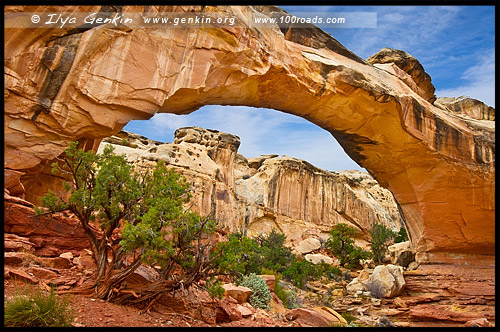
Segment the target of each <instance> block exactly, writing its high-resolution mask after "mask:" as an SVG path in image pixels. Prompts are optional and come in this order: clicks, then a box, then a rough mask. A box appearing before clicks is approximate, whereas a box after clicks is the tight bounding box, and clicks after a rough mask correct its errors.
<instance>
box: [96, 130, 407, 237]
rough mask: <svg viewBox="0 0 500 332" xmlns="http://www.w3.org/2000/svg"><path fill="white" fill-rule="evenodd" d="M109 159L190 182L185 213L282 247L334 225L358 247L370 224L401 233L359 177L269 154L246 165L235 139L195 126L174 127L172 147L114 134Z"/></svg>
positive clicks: (384, 198) (393, 208) (378, 194)
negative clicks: (282, 239)
mask: <svg viewBox="0 0 500 332" xmlns="http://www.w3.org/2000/svg"><path fill="white" fill-rule="evenodd" d="M106 144H111V145H112V146H113V147H114V149H115V153H118V154H122V153H124V154H125V155H126V156H127V160H128V161H129V162H131V163H134V164H135V165H137V166H139V167H154V165H155V164H156V161H158V160H162V161H164V162H165V163H167V164H168V165H169V166H170V167H173V168H174V169H176V170H177V171H179V172H181V173H182V174H183V175H184V176H185V177H186V178H187V179H188V181H189V182H190V184H191V188H192V192H193V199H192V200H191V204H192V208H193V209H194V210H195V211H197V212H199V213H200V214H202V215H210V216H212V217H213V218H215V219H217V220H218V221H219V222H220V223H221V225H222V226H224V227H225V228H226V229H227V230H228V231H230V232H243V233H246V234H248V235H258V234H262V233H265V234H268V233H270V232H271V230H272V229H275V230H278V231H280V232H282V233H284V234H285V235H286V237H287V242H289V243H297V242H298V241H301V240H303V239H306V238H308V237H317V238H320V239H321V238H323V239H325V238H327V237H328V231H329V230H330V229H331V228H332V227H333V226H334V225H336V224H338V223H340V222H344V223H348V224H350V225H352V226H353V227H356V228H357V229H358V230H359V231H360V232H359V239H358V240H359V242H360V244H363V243H364V244H366V243H367V240H368V239H369V235H368V232H369V229H370V227H371V225H372V224H373V223H381V224H384V225H385V226H387V227H389V228H391V229H393V230H395V231H397V230H399V228H401V227H404V223H403V219H402V218H401V216H400V214H399V212H398V207H397V204H396V202H395V200H394V197H393V196H392V194H391V193H390V192H389V191H388V190H387V189H384V188H382V187H380V186H379V185H378V183H377V182H376V181H375V180H374V179H373V178H372V177H371V176H370V175H369V174H367V173H364V172H360V171H342V172H333V173H332V172H328V171H325V170H322V169H319V168H317V167H315V166H313V165H311V164H310V163H308V162H306V161H304V160H300V159H295V158H291V157H286V156H282V157H278V156H277V155H269V156H260V157H258V158H250V159H247V158H245V157H244V156H242V155H241V154H238V153H237V152H238V147H239V145H240V140H239V138H238V137H237V136H235V135H231V134H227V133H223V132H219V131H216V130H209V129H202V128H198V127H186V128H179V129H178V130H177V131H176V132H175V139H174V142H173V143H162V142H158V141H154V140H150V139H148V138H146V137H143V136H140V135H137V134H133V133H128V132H126V131H120V132H119V133H117V134H116V135H114V136H111V137H108V138H105V139H104V140H103V141H102V143H101V145H100V146H99V150H98V151H102V149H103V148H104V146H105V145H106Z"/></svg>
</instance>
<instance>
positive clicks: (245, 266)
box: [214, 233, 262, 276]
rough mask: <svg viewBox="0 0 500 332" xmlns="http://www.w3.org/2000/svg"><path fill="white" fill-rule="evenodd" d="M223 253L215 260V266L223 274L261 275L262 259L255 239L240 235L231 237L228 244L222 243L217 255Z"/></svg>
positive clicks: (234, 234)
mask: <svg viewBox="0 0 500 332" xmlns="http://www.w3.org/2000/svg"><path fill="white" fill-rule="evenodd" d="M221 251H222V252H223V253H222V256H221V257H219V258H217V259H216V260H215V262H214V263H215V265H217V266H218V267H219V269H220V270H221V272H226V273H232V274H237V275H239V276H242V275H247V274H250V273H258V274H260V271H261V268H262V258H261V256H260V255H259V253H258V252H259V244H258V242H257V241H255V240H254V239H251V238H249V237H246V236H243V235H241V234H239V233H233V234H231V235H229V239H228V241H227V242H226V243H220V244H219V245H218V247H217V249H216V253H219V252H221Z"/></svg>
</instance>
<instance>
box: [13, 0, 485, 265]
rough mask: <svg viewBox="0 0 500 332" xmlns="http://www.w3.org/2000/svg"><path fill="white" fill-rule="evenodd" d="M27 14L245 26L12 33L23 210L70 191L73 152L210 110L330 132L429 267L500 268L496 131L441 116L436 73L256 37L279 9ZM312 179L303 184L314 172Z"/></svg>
mask: <svg viewBox="0 0 500 332" xmlns="http://www.w3.org/2000/svg"><path fill="white" fill-rule="evenodd" d="M27 11H36V12H37V13H44V12H57V11H64V12H69V13H76V12H79V11H87V12H99V15H101V16H102V15H108V16H109V13H110V12H112V11H114V12H121V13H127V12H142V13H144V14H147V15H149V14H150V15H153V14H154V15H162V14H165V12H167V11H169V12H174V13H177V12H179V13H184V12H198V13H201V12H203V14H205V15H209V14H210V13H217V14H218V15H226V16H230V17H232V18H235V19H236V23H235V24H234V25H232V26H221V27H208V28H203V29H200V28H185V29H179V28H165V27H161V28H154V27H147V28H145V27H141V26H139V25H137V24H122V25H120V26H119V27H116V26H115V25H113V24H111V23H108V24H101V25H96V26H93V27H89V26H81V27H80V28H77V29H69V28H68V29H66V28H59V27H57V28H56V27H54V28H50V29H41V28H35V29H30V28H29V27H30V25H31V24H32V23H31V22H30V20H29V18H28V19H27V20H26V23H23V22H24V21H19V27H18V28H6V29H5V30H4V37H5V42H4V51H5V52H4V55H5V61H4V69H5V70H4V73H5V74H4V78H5V90H4V101H5V107H4V120H5V125H4V128H5V134H4V135H5V136H4V138H5V143H4V147H5V154H4V155H5V163H4V170H5V171H4V173H5V179H7V180H8V181H6V186H7V189H9V190H12V192H13V193H14V192H15V193H16V194H17V196H19V197H22V196H23V195H25V196H26V199H28V200H29V201H32V202H36V201H37V199H38V198H37V197H36V196H35V193H37V192H39V191H40V190H41V189H44V188H48V187H57V185H58V183H59V182H60V181H59V182H58V181H57V180H56V179H54V178H52V177H50V176H49V175H47V174H49V171H48V167H47V165H48V164H50V162H51V160H53V159H54V158H55V157H57V156H58V155H59V154H61V153H62V152H63V151H64V150H65V148H66V147H67V146H68V144H69V143H70V142H71V141H73V140H75V139H79V140H80V141H81V144H82V146H84V147H85V148H86V149H94V150H96V149H97V145H98V143H99V141H100V140H101V139H102V138H103V137H107V136H110V135H113V134H115V133H117V132H118V131H119V130H120V129H122V128H123V127H124V126H125V124H126V123H127V122H128V121H130V120H132V119H148V118H150V117H152V116H153V115H154V114H155V113H158V112H167V113H175V114H186V113H190V112H193V111H195V110H197V109H198V108H200V107H201V106H203V105H208V104H217V105H246V106H254V107H264V108H272V109H276V110H280V111H283V112H287V113H291V114H295V115H297V116H301V117H304V118H306V119H308V120H309V121H311V122H313V123H315V124H317V125H318V126H320V127H322V128H324V129H325V130H327V131H329V132H330V133H331V134H332V135H333V136H334V137H335V138H336V139H337V140H338V141H339V143H340V144H341V145H342V146H343V148H344V149H345V151H346V153H347V154H348V155H349V156H350V157H351V158H352V159H353V160H355V161H356V162H357V163H358V164H360V165H361V166H363V167H364V168H365V169H367V170H368V171H369V172H370V174H371V175H373V177H374V178H375V179H376V180H377V181H378V182H379V183H380V184H381V185H382V186H383V187H385V188H388V189H389V190H390V191H391V192H392V193H393V194H394V196H395V197H396V199H397V201H398V202H399V204H400V206H401V210H402V212H403V214H404V216H405V220H406V226H407V228H408V231H409V232H408V233H409V236H410V240H411V243H412V246H413V247H415V249H416V251H417V260H419V261H422V262H424V261H440V262H450V261H456V262H460V261H461V262H464V261H466V262H471V263H474V262H478V259H477V257H478V256H475V255H486V256H484V257H486V258H489V261H490V262H491V261H492V258H493V254H494V249H495V236H494V232H493V231H491V230H493V229H494V220H495V186H494V183H495V169H494V159H495V156H494V150H495V140H494V131H495V130H494V122H493V121H490V120H477V119H471V118H467V117H463V116H459V115H457V114H454V112H448V111H446V110H443V109H442V108H439V107H437V106H435V105H433V104H432V101H433V98H434V97H433V95H432V91H431V90H432V88H431V86H430V85H429V84H427V83H428V80H427V78H426V77H425V75H423V76H422V75H419V74H416V75H414V71H412V69H415V73H422V71H421V70H420V68H419V66H418V65H417V64H416V62H414V61H413V60H411V59H410V60H411V61H410V63H411V64H410V68H407V67H405V66H403V68H401V67H399V64H397V63H396V64H395V65H394V66H393V65H391V64H385V66H384V64H380V63H379V64H378V67H377V66H376V65H372V64H370V63H368V62H366V61H364V60H362V59H360V58H359V57H358V56H356V55H355V54H353V53H352V52H350V51H349V50H347V49H346V48H345V47H343V46H342V45H341V44H340V43H339V42H338V41H336V40H335V39H334V38H332V37H331V36H330V35H328V34H326V33H325V32H323V31H321V30H320V29H318V28H315V27H314V26H311V27H310V28H306V29H303V28H297V27H294V26H292V25H290V26H281V27H278V26H277V25H276V26H274V27H267V26H266V27H260V26H255V25H252V26H251V27H249V23H248V22H249V20H250V19H251V18H252V17H254V16H262V17H264V16H266V15H270V14H269V12H272V11H274V12H282V11H281V10H280V9H279V8H277V7H268V6H257V7H252V6H217V7H213V6H191V7H189V6H186V7H176V6H174V7H172V6H135V7H127V6H118V7H107V6H94V7H92V6H88V7H63V6H55V7H51V6H44V7H19V6H11V7H5V8H4V12H6V13H11V12H17V13H22V12H27ZM282 14H283V15H286V13H284V12H282ZM22 24H25V25H24V26H23V25H22ZM22 27H25V28H24V29H23V28H22ZM404 58H407V57H406V56H404ZM387 61H392V60H387ZM394 61H396V60H394ZM376 62H384V61H382V60H377V61H376ZM380 66H382V67H380ZM388 67H391V68H388ZM398 69H401V70H398ZM405 70H406V71H405ZM426 82H427V83H426ZM417 87H418V88H420V90H419V89H417ZM332 139H333V138H332ZM325 144H328V142H325ZM266 162H268V163H273V162H276V161H275V160H273V158H271V159H268V160H266ZM285 162H288V161H285ZM302 167H303V168H302V169H301V168H297V170H296V171H295V172H297V174H298V173H300V172H304V173H306V172H308V171H307V170H306V169H307V167H306V166H302ZM220 176H222V175H220ZM225 180H226V181H227V180H229V179H225ZM283 185H285V186H286V184H283ZM317 188H319V187H317ZM216 189H217V188H216ZM221 195H222V194H221ZM228 197H229V196H228ZM268 198H269V197H268ZM271 198H273V197H271ZM274 199H276V196H275V197H274ZM270 202H272V200H270ZM278 203H279V202H278V201H274V202H272V204H278ZM278 206H279V208H280V209H286V207H284V206H280V205H279V204H278ZM289 212H290V213H297V214H299V215H300V214H301V213H303V212H302V211H292V210H289ZM310 213H312V214H316V215H318V214H317V213H319V212H314V213H313V212H310ZM485 230H486V231H485Z"/></svg>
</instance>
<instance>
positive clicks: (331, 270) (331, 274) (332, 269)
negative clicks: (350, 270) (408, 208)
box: [318, 263, 342, 280]
mask: <svg viewBox="0 0 500 332" xmlns="http://www.w3.org/2000/svg"><path fill="white" fill-rule="evenodd" d="M318 268H319V269H320V271H321V275H323V276H325V277H327V278H328V279H335V280H336V279H338V277H339V276H340V275H341V274H342V271H341V270H340V268H338V267H336V266H333V265H330V264H327V263H321V264H318Z"/></svg>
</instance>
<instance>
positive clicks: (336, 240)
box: [325, 223, 371, 269]
mask: <svg viewBox="0 0 500 332" xmlns="http://www.w3.org/2000/svg"><path fill="white" fill-rule="evenodd" d="M357 232H358V231H357V230H356V228H354V227H351V226H349V225H347V224H344V223H340V224H337V225H335V226H334V227H333V228H332V229H331V230H330V238H329V239H328V240H327V241H326V243H325V245H326V247H327V248H329V249H330V250H331V251H332V253H333V255H335V257H337V258H338V259H339V261H340V265H342V266H344V267H347V268H349V269H352V268H354V267H357V266H359V261H360V259H366V258H370V256H371V254H370V253H369V252H368V251H365V250H362V249H361V248H358V247H356V246H355V245H354V238H355V237H356V235H357Z"/></svg>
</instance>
